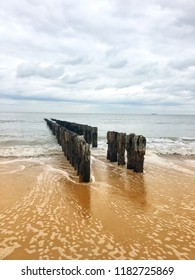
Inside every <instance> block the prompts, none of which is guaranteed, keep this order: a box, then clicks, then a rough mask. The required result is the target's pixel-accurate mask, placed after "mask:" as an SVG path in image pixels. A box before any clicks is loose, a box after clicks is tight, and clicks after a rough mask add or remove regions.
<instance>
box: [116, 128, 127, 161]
mask: <svg viewBox="0 0 195 280" xmlns="http://www.w3.org/2000/svg"><path fill="white" fill-rule="evenodd" d="M125 136H126V133H118V134H117V155H118V156H117V157H118V165H125Z"/></svg>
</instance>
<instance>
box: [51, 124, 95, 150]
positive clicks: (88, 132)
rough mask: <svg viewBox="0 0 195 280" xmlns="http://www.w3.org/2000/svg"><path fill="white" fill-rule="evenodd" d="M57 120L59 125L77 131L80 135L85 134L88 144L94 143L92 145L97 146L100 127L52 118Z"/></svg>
mask: <svg viewBox="0 0 195 280" xmlns="http://www.w3.org/2000/svg"><path fill="white" fill-rule="evenodd" d="M51 120H52V121H54V122H56V123H57V124H58V125H60V126H62V127H65V128H66V129H68V130H70V131H73V132H75V133H76V134H78V135H83V136H84V139H85V141H86V142H87V143H88V144H92V147H97V142H98V141H97V139H98V129H97V127H92V126H89V125H84V124H79V123H73V122H67V121H60V120H56V119H51Z"/></svg>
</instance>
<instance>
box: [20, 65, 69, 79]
mask: <svg viewBox="0 0 195 280" xmlns="http://www.w3.org/2000/svg"><path fill="white" fill-rule="evenodd" d="M63 73H64V68H63V67H62V66H54V65H50V66H41V65H39V64H29V63H24V64H21V65H19V66H18V67H17V77H19V78H27V77H31V76H39V77H42V78H46V79H56V78H58V77H60V76H61V75H62V74H63Z"/></svg>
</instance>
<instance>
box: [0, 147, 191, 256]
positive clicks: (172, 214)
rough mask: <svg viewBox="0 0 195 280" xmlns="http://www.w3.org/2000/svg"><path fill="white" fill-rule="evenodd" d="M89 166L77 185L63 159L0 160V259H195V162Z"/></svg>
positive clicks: (97, 160)
mask: <svg viewBox="0 0 195 280" xmlns="http://www.w3.org/2000/svg"><path fill="white" fill-rule="evenodd" d="M94 153H95V152H94ZM91 162H92V176H91V178H92V180H91V183H89V184H80V183H78V177H77V176H76V173H75V171H74V170H73V168H72V167H71V166H70V164H69V163H68V162H67V161H66V159H65V158H64V156H63V155H62V156H61V157H60V156H59V155H58V156H53V157H42V158H34V159H33V158H26V159H19V158H15V159H14V158H4V159H3V158H2V159H1V160H0V178H1V180H0V197H1V202H0V259H51V260H52V259H164V260H172V259H182V260H189V259H195V253H194V252H195V250H194V249H195V242H194V240H195V238H194V237H195V234H194V232H195V219H194V210H195V209H194V207H195V205H194V201H195V191H194V183H195V180H194V174H195V161H194V159H192V158H185V157H175V156H172V157H159V156H153V157H151V156H146V159H145V169H144V174H136V173H133V172H132V171H131V170H127V169H126V167H125V166H124V167H121V166H120V167H119V166H117V164H116V163H110V162H108V161H107V160H106V159H105V158H104V157H103V156H99V157H97V156H95V157H94V156H93V153H92V159H91Z"/></svg>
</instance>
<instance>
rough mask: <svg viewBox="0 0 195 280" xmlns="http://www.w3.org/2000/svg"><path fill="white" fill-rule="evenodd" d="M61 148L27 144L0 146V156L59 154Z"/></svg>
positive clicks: (21, 156) (24, 156) (22, 156)
mask: <svg viewBox="0 0 195 280" xmlns="http://www.w3.org/2000/svg"><path fill="white" fill-rule="evenodd" d="M61 153H62V149H61V147H60V146H59V147H58V146H50V145H44V146H35V145H34V146H29V145H19V146H12V147H10V146H9V147H5V146H3V147H0V157H3V158H9V157H18V158H26V157H27V158H28V157H41V156H54V155H60V154H61Z"/></svg>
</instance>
